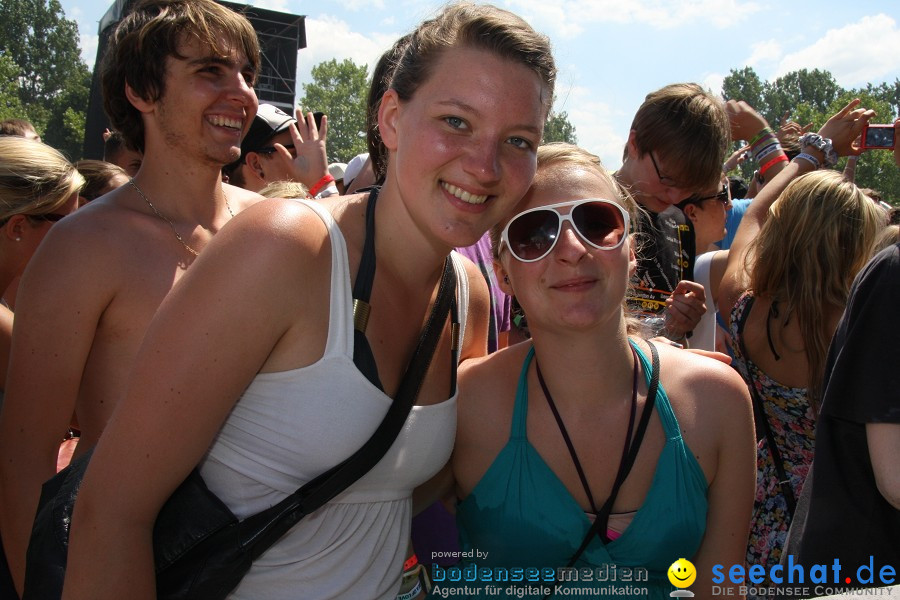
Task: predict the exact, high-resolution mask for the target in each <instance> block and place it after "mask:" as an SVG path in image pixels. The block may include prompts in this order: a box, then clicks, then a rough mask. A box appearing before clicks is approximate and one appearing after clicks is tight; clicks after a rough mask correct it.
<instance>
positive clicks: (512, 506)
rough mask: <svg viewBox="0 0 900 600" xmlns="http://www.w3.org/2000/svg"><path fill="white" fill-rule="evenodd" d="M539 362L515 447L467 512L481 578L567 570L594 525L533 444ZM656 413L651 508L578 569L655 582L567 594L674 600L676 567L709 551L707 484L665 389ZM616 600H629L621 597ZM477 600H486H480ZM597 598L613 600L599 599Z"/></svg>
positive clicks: (469, 543)
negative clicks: (632, 592) (661, 435)
mask: <svg viewBox="0 0 900 600" xmlns="http://www.w3.org/2000/svg"><path fill="white" fill-rule="evenodd" d="M632 346H634V348H635V350H636V351H637V354H638V356H639V359H640V361H641V365H642V367H643V372H644V378H645V380H646V381H647V383H648V385H649V381H650V373H651V366H650V364H649V363H648V361H647V357H646V356H644V354H643V353H642V352H641V350H640V348H638V347H637V345H635V344H634V343H633V342H632ZM533 359H534V348H532V349H531V351H530V352H529V353H528V355H527V356H526V357H525V361H524V364H523V365H522V373H521V375H520V377H519V385H518V391H517V392H516V401H515V407H514V409H513V418H512V428H511V431H510V436H509V441H508V442H507V444H506V446H504V448H503V449H502V450H501V451H500V453H499V454H498V455H497V458H496V459H495V460H494V462H493V464H491V466H490V468H489V469H488V470H487V472H486V473H485V474H484V476H483V477H482V478H481V480H480V481H479V482H478V484H477V485H476V486H475V489H474V490H472V493H471V494H469V496H468V497H467V498H466V499H465V500H463V501H462V502H460V503H459V505H458V507H457V513H456V519H457V524H458V526H459V531H460V543H461V546H462V550H463V552H464V553H465V552H470V551H471V552H473V558H472V559H467V560H469V561H470V562H471V563H474V564H475V565H477V567H478V568H479V569H480V568H483V567H491V568H496V567H505V568H507V569H512V568H514V567H524V568H527V567H538V568H545V567H551V568H553V569H556V568H558V567H564V566H566V565H567V564H568V562H569V559H570V558H571V557H572V555H574V553H575V551H576V550H577V549H578V547H579V546H580V545H581V541H582V539H583V537H584V535H585V534H586V533H587V530H588V528H589V527H590V525H591V523H590V521H589V520H588V517H587V516H586V515H585V513H584V511H583V510H582V508H581V506H579V504H578V503H577V502H576V501H575V499H574V498H573V497H572V495H571V494H570V493H569V491H568V490H567V489H566V487H565V486H564V485H563V483H562V482H561V481H560V480H559V479H558V478H557V476H556V474H554V473H553V471H552V470H551V469H550V467H549V466H547V463H545V462H544V460H543V459H542V458H541V456H540V454H538V452H537V450H535V448H534V446H532V445H531V443H530V442H529V441H528V438H527V437H526V426H525V423H526V417H527V414H528V385H527V382H526V374H527V372H528V368H529V366H530V365H531V361H532V360H533ZM655 410H656V412H657V414H658V415H659V418H660V420H661V422H662V426H663V430H664V432H665V435H666V443H665V446H664V447H663V450H662V452H661V453H660V456H659V460H658V461H657V463H656V472H655V473H654V476H653V483H652V485H651V487H650V490H649V491H648V492H647V497H646V499H645V500H644V503H643V504H642V505H641V507H640V508H639V509H638V510H637V512H636V513H635V515H634V518H633V520H632V521H631V523H630V524H629V525H628V527H627V528H626V529H625V531H624V532H622V535H621V536H620V537H618V538H616V539H615V540H612V541H611V542H610V543H609V544H607V545H604V544H603V542H602V540H600V539H599V538H595V539H594V540H593V542H591V544H590V545H589V546H588V547H587V550H585V552H584V554H582V556H581V558H580V559H579V560H578V562H577V563H576V565H575V566H576V567H577V568H579V569H580V568H583V567H587V568H590V569H591V570H592V571H595V572H597V573H600V572H606V573H610V574H611V573H613V567H614V566H615V567H616V569H618V572H619V573H621V572H622V570H621V567H630V568H632V569H633V568H634V567H643V568H645V569H647V575H648V580H647V581H643V582H632V583H630V584H629V583H623V582H622V581H621V577H620V578H619V580H618V581H613V580H612V576H611V577H610V579H609V580H607V582H605V583H599V582H597V580H596V579H595V581H594V582H590V583H588V582H584V581H582V582H580V583H577V584H576V583H569V584H562V585H563V586H564V587H582V588H583V587H593V588H595V589H598V590H602V586H603V585H610V584H615V585H617V586H619V587H621V586H623V585H631V586H632V587H640V588H647V595H646V596H644V595H643V594H641V595H642V596H644V597H649V598H660V599H661V598H668V597H669V592H670V591H672V590H674V589H675V588H674V587H672V586H671V585H670V584H669V581H668V578H667V575H666V572H667V571H668V569H669V567H670V566H671V564H672V563H673V562H675V561H676V560H678V559H679V558H681V557H684V558H687V559H691V558H692V557H693V556H694V555H695V554H696V552H697V550H698V548H699V547H700V542H701V541H702V539H703V534H704V531H705V529H706V511H707V506H708V505H707V500H706V492H707V482H706V477H705V476H704V474H703V471H702V470H701V468H700V465H699V464H698V463H697V460H696V459H695V458H694V455H693V454H692V453H691V451H690V449H689V448H688V447H687V445H686V444H685V442H684V440H683V439H682V437H681V430H680V428H679V427H678V420H677V419H676V418H675V413H674V412H672V405H671V404H670V403H669V398H668V396H667V395H666V392H665V390H664V389H663V387H662V385H660V386H659V388H658V392H657V394H656V405H655ZM582 460H585V458H584V457H583V458H582ZM603 500H605V499H598V502H601V503H602V501H603ZM475 551H477V553H475ZM485 552H486V553H487V557H486V558H475V556H484V553H485ZM464 556H465V554H464ZM598 568H599V569H600V570H599V571H598ZM635 573H636V571H635ZM469 585H470V586H471V585H472V584H469ZM493 585H499V586H501V587H502V586H505V585H509V584H493ZM531 585H535V584H534V583H531ZM476 587H477V586H475V587H470V590H471V589H475V588H476ZM482 593H484V590H483V589H482ZM612 596H615V597H617V598H618V597H620V595H619V594H616V593H615V592H613V593H611V594H610V597H612ZM470 597H475V598H477V597H481V595H479V594H477V593H476V594H472V595H470ZM485 597H490V596H488V595H485ZM592 597H601V598H602V597H605V596H604V595H603V593H599V594H598V595H596V596H594V595H592Z"/></svg>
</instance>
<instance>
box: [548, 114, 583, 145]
mask: <svg viewBox="0 0 900 600" xmlns="http://www.w3.org/2000/svg"><path fill="white" fill-rule="evenodd" d="M549 142H567V143H569V144H577V143H578V136H577V135H575V126H574V125H572V123H570V122H569V115H568V114H567V113H566V111H562V112H556V111H553V110H551V111H550V114H549V115H548V116H547V122H546V123H545V124H544V140H543V143H545V144H547V143H549Z"/></svg>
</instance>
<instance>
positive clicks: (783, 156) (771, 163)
mask: <svg viewBox="0 0 900 600" xmlns="http://www.w3.org/2000/svg"><path fill="white" fill-rule="evenodd" d="M787 159H788V157H787V155H786V154H780V155H778V156H776V157H775V158H773V159H772V160H770V161H769V162H767V163H766V164H764V165H763V166H761V167H760V168H759V174H760V175H765V174H766V171H768V170H769V169H771V168H772V167H773V166H774V165H776V164H778V163H780V162H782V161H787Z"/></svg>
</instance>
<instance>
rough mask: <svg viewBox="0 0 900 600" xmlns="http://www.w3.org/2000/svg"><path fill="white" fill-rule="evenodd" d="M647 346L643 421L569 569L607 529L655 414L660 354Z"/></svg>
mask: <svg viewBox="0 0 900 600" xmlns="http://www.w3.org/2000/svg"><path fill="white" fill-rule="evenodd" d="M647 345H649V346H650V355H651V358H652V367H651V368H652V371H653V372H652V373H651V374H650V387H649V388H648V389H647V400H646V401H645V402H644V409H643V410H642V411H641V420H640V421H639V422H638V426H637V430H636V431H635V433H634V440H633V441H632V442H631V447H630V448H629V450H628V454H627V456H625V457H624V458H623V460H622V462H621V463H620V464H619V472H618V473H616V479H615V482H614V483H613V487H612V491H611V492H610V493H609V498H607V499H606V502H604V503H603V506H602V507H600V512H599V513H598V514H597V518H596V519H594V523H593V524H592V525H591V527H590V529H588V531H587V534H585V536H584V539H583V540H582V541H581V546H579V547H578V550H577V551H576V552H575V554H573V555H572V558H571V559H569V564H568V565H566V566H567V567H572V566H573V565H574V564H575V562H576V561H577V560H578V559H579V558H581V555H582V554H584V551H585V550H587V547H588V544H590V543H591V540H593V539H594V538H595V537H597V536H598V535H599V534H600V529H601V528H605V527H606V525H607V523H608V522H609V515H610V513H611V512H612V507H613V503H614V502H615V501H616V496H618V495H619V488H620V487H622V483H623V482H624V481H625V479H626V478H627V477H628V474H629V473H630V472H631V467H633V466H634V460H635V459H636V458H637V454H638V450H640V448H641V442H642V441H643V440H644V434H645V433H646V432H647V424H648V423H650V413H652V412H653V405H654V404H656V391H657V388H659V353H658V352H657V350H656V346H654V345H653V342H650V341H649V340H647ZM603 534H604V538H605V534H606V531H603ZM601 539H602V538H601Z"/></svg>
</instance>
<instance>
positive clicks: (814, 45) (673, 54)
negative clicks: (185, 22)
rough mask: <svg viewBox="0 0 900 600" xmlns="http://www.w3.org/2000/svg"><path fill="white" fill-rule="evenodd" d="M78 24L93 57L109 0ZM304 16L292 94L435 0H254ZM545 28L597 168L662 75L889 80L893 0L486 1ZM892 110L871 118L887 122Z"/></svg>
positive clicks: (384, 40)
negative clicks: (801, 73) (324, 67)
mask: <svg viewBox="0 0 900 600" xmlns="http://www.w3.org/2000/svg"><path fill="white" fill-rule="evenodd" d="M61 3H62V6H63V9H64V10H65V12H66V16H67V17H68V18H70V19H74V20H75V21H77V22H78V27H79V31H80V33H81V42H82V54H83V56H84V59H85V62H87V63H88V65H89V66H91V67H92V66H93V64H94V60H95V57H96V53H97V38H98V36H97V27H98V23H99V21H100V18H101V17H102V16H103V14H104V13H105V12H106V10H107V9H108V8H109V6H110V4H111V0H61ZM250 4H252V5H255V6H260V7H263V8H268V9H271V10H278V11H282V12H289V13H293V14H299V15H305V16H306V38H307V45H308V47H307V48H305V49H304V50H301V51H300V53H299V57H298V60H297V78H298V89H297V95H298V96H301V95H302V92H303V90H302V88H301V87H300V84H302V83H303V82H308V81H309V73H310V69H311V68H312V67H313V65H316V64H318V63H320V62H322V61H325V60H329V59H331V58H337V59H339V60H342V59H344V58H351V59H353V61H354V62H356V63H357V64H367V65H368V66H369V68H370V72H371V68H372V67H374V65H375V63H376V62H377V60H378V57H379V56H380V55H381V53H382V52H384V51H385V50H386V49H387V48H389V47H390V46H391V44H392V43H393V42H394V40H395V39H397V38H398V37H400V36H401V35H403V34H404V33H407V32H408V31H409V30H411V29H412V28H413V27H414V26H415V25H416V24H417V23H418V22H419V21H421V20H422V19H424V18H426V17H428V16H431V15H432V14H433V13H434V12H435V11H436V10H437V9H438V8H439V7H440V6H441V5H442V4H443V2H438V1H436V0H399V1H386V0H343V1H342V2H333V1H330V0H320V1H318V2H304V1H301V0H256V1H253V2H250ZM495 4H497V5H498V6H502V7H504V8H507V9H508V10H511V11H513V12H515V13H518V14H519V15H521V16H522V17H524V18H525V19H526V20H527V21H528V22H529V23H531V25H532V26H533V27H534V28H535V29H537V30H538V31H540V32H542V33H545V34H547V35H548V36H549V37H550V39H551V41H552V43H553V47H554V55H555V57H556V62H557V66H558V67H559V70H560V75H559V80H558V83H557V87H556V91H557V103H556V110H557V111H566V112H567V113H568V115H569V120H570V121H571V122H572V124H573V125H574V126H575V129H576V135H577V136H578V142H579V144H580V145H581V146H584V147H585V148H587V149H588V150H590V151H591V152H594V153H595V154H597V155H599V156H600V157H601V158H602V159H603V161H604V163H605V164H606V165H607V166H608V167H609V168H616V167H618V166H619V165H620V164H621V156H622V149H623V147H624V144H625V140H626V138H627V136H628V129H629V125H630V124H631V119H632V117H633V115H634V112H635V111H636V110H637V108H638V106H640V104H641V102H642V100H643V98H644V96H645V95H646V94H647V93H648V92H650V91H652V90H655V89H657V88H660V87H662V86H663V85H666V84H668V83H673V82H679V81H695V82H698V83H701V84H704V85H705V86H707V87H709V88H710V89H712V90H713V91H714V92H720V91H721V83H722V79H723V77H724V76H725V75H727V74H728V72H729V71H730V70H731V69H739V68H743V67H744V66H752V67H753V68H754V69H755V70H756V72H757V74H759V76H760V77H761V78H763V79H766V80H770V81H771V80H773V79H775V78H776V77H778V76H779V75H782V74H784V73H787V72H789V71H793V70H796V69H801V68H807V69H813V68H820V69H827V70H829V71H830V72H831V73H832V74H833V75H834V77H835V79H836V80H837V82H838V84H839V85H840V86H842V87H844V88H853V87H860V86H864V85H865V83H867V82H871V83H873V84H876V85H877V84H879V83H881V82H884V81H887V82H889V83H890V82H893V81H895V80H896V79H897V78H900V25H898V20H900V3H898V2H897V0H873V1H868V0H863V1H858V2H857V1H853V0H840V1H838V0H819V1H818V2H814V3H808V2H784V1H781V2H775V1H773V0H496V2H495ZM892 117H893V115H879V120H880V121H882V122H890V121H891V120H892Z"/></svg>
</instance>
